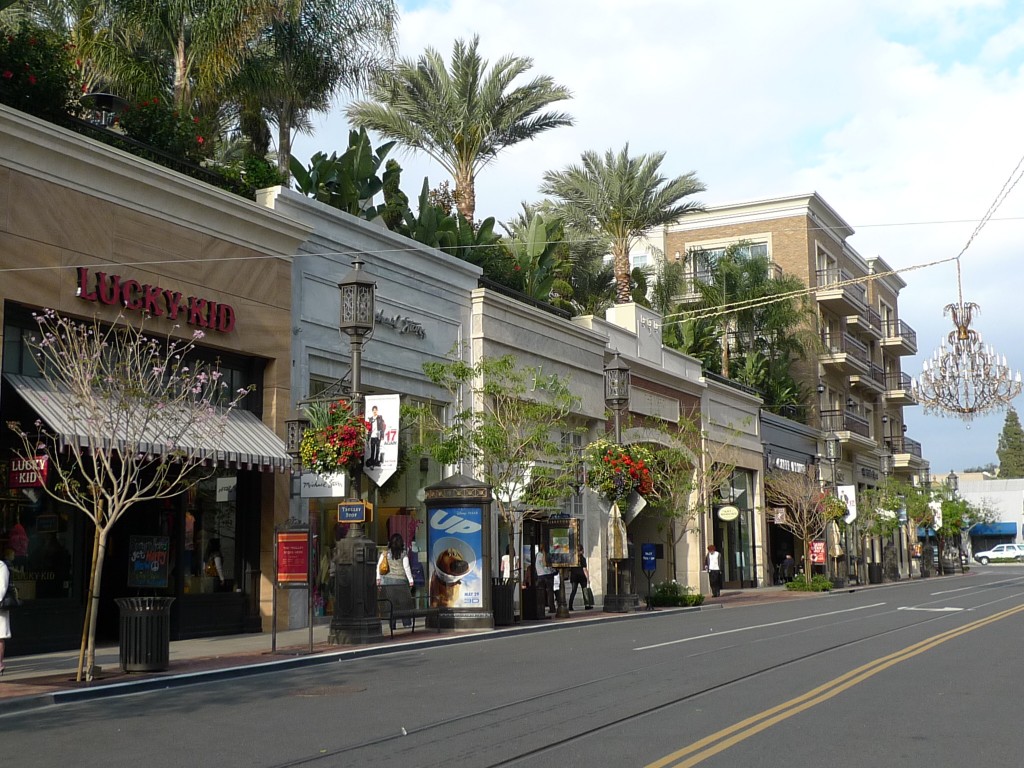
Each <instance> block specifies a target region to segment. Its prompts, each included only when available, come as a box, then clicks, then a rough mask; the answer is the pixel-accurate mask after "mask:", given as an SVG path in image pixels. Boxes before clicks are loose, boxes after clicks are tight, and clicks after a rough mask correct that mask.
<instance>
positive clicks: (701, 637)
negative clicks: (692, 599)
mask: <svg viewBox="0 0 1024 768" xmlns="http://www.w3.org/2000/svg"><path fill="white" fill-rule="evenodd" d="M880 605H885V603H872V604H871V605H862V606H860V607H859V608H844V609H843V610H841V611H829V612H828V613H816V614H814V615H813V616H801V617H799V618H796V619H784V620H783V621H771V622H769V623H767V624H755V625H753V626H750V627H738V628H736V629H727V630H725V631H724V632H715V631H714V630H709V631H708V633H707V634H706V635H696V636H694V637H681V638H679V639H678V640H669V641H668V642H666V643H656V644H655V645H642V646H640V647H639V648H634V649H633V650H634V651H649V650H651V649H652V648H663V647H664V646H666V645H678V644H679V643H688V642H690V641H691V640H704V639H706V638H708V637H721V636H722V635H731V634H733V633H734V632H747V631H749V630H751V629H764V628H765V627H778V626H781V625H782V624H792V623H793V622H796V621H808V620H810V619H820V618H824V617H825V616H836V615H838V614H840V613H852V612H853V611H863V610H865V609H866V608H878V607H879V606H880Z"/></svg>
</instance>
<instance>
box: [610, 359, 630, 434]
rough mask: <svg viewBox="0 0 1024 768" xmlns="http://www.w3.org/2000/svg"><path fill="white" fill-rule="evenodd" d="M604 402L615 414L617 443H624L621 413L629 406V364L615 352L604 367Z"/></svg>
mask: <svg viewBox="0 0 1024 768" xmlns="http://www.w3.org/2000/svg"><path fill="white" fill-rule="evenodd" d="M604 404H605V405H606V406H608V408H609V409H610V410H611V411H612V412H613V413H614V414H615V444H616V445H621V444H622V422H621V418H620V417H621V414H622V412H623V411H624V410H626V409H627V408H628V407H629V366H628V365H626V363H625V361H623V360H622V358H620V357H619V353H618V352H615V353H614V354H613V355H612V359H611V360H610V361H609V362H608V365H606V366H605V367H604Z"/></svg>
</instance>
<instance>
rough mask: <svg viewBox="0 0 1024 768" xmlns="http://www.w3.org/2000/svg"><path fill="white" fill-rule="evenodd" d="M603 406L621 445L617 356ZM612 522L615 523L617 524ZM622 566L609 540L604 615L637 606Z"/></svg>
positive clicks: (623, 381)
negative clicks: (622, 581)
mask: <svg viewBox="0 0 1024 768" xmlns="http://www.w3.org/2000/svg"><path fill="white" fill-rule="evenodd" d="M604 404H605V405H606V406H607V407H608V408H609V409H610V410H611V411H612V413H614V414H615V444H616V445H622V411H624V410H626V409H628V408H629V366H628V365H626V363H625V362H624V361H623V360H622V358H620V357H619V353H618V352H615V353H614V354H613V355H612V359H611V360H609V361H608V365H606V366H605V367H604ZM615 509H616V507H615V505H612V510H613V511H612V514H614V510H615ZM611 522H612V523H614V522H615V521H614V520H613V521H611ZM620 524H621V523H620ZM622 531H623V538H624V539H625V528H623V529H622ZM609 535H610V534H609ZM625 544H626V542H625V541H623V545H625ZM627 554H628V551H627ZM619 562H620V561H619V560H618V559H614V560H613V557H612V546H611V540H610V539H609V544H608V563H607V565H608V568H607V571H606V573H607V574H608V578H607V581H606V582H605V583H606V584H612V585H614V587H615V591H614V593H611V594H609V592H610V591H609V590H608V589H607V588H606V589H605V596H604V610H605V613H630V612H632V610H633V606H634V604H635V602H636V595H635V594H633V584H632V579H631V578H630V579H629V584H626V585H622V586H624V587H625V588H620V584H619V575H620V573H621V572H620V570H619ZM631 572H632V568H630V569H628V570H626V571H625V572H624V573H625V574H626V575H627V576H629V574H631Z"/></svg>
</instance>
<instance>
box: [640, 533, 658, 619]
mask: <svg viewBox="0 0 1024 768" xmlns="http://www.w3.org/2000/svg"><path fill="white" fill-rule="evenodd" d="M640 567H641V568H642V569H643V572H644V576H646V577H647V610H648V611H653V610H654V606H653V605H652V604H651V579H652V578H653V577H654V571H655V570H656V569H657V567H658V552H657V548H656V547H655V545H654V544H641V545H640Z"/></svg>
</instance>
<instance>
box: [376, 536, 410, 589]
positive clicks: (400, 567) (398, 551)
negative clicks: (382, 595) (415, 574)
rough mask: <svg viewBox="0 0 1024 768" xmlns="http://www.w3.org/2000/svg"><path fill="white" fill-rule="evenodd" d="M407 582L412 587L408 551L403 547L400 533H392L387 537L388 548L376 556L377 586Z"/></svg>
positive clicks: (403, 543) (403, 542)
mask: <svg viewBox="0 0 1024 768" xmlns="http://www.w3.org/2000/svg"><path fill="white" fill-rule="evenodd" d="M395 584H398V585H401V584H408V585H409V588H410V589H412V587H413V586H414V584H415V582H413V579H412V568H411V567H410V565H409V553H408V552H407V551H406V549H405V540H404V539H402V534H400V533H393V534H391V538H390V539H388V548H387V549H385V550H384V551H383V552H381V553H380V557H379V558H377V586H388V585H395Z"/></svg>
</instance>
